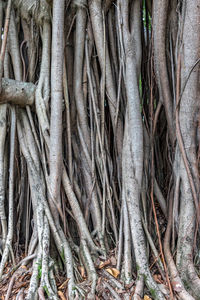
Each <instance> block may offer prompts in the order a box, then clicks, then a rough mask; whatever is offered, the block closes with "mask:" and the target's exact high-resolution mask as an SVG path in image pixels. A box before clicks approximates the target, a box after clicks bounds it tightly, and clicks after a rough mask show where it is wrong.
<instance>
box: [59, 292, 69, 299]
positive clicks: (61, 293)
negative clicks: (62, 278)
mask: <svg viewBox="0 0 200 300" xmlns="http://www.w3.org/2000/svg"><path fill="white" fill-rule="evenodd" d="M58 296H59V297H60V299H61V300H67V299H66V298H65V296H64V294H63V292H61V291H58Z"/></svg>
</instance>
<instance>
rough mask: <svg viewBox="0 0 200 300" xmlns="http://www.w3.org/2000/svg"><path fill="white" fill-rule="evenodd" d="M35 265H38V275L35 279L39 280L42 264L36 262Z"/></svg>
mask: <svg viewBox="0 0 200 300" xmlns="http://www.w3.org/2000/svg"><path fill="white" fill-rule="evenodd" d="M37 265H38V275H37V278H38V279H40V278H41V277H42V263H41V262H38V263H37Z"/></svg>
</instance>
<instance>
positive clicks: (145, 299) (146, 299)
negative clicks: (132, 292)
mask: <svg viewBox="0 0 200 300" xmlns="http://www.w3.org/2000/svg"><path fill="white" fill-rule="evenodd" d="M144 300H152V299H151V298H150V297H149V296H147V295H145V296H144Z"/></svg>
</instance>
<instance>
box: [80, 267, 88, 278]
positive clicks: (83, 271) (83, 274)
mask: <svg viewBox="0 0 200 300" xmlns="http://www.w3.org/2000/svg"><path fill="white" fill-rule="evenodd" d="M78 269H79V272H80V273H81V277H82V278H83V279H85V278H86V273H85V268H84V267H83V266H79V267H78Z"/></svg>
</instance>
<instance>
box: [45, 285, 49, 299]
mask: <svg viewBox="0 0 200 300" xmlns="http://www.w3.org/2000/svg"><path fill="white" fill-rule="evenodd" d="M43 289H44V291H45V293H46V294H47V296H48V297H49V296H50V293H49V291H48V288H47V286H46V285H44V286H43Z"/></svg>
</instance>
